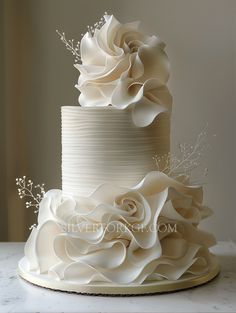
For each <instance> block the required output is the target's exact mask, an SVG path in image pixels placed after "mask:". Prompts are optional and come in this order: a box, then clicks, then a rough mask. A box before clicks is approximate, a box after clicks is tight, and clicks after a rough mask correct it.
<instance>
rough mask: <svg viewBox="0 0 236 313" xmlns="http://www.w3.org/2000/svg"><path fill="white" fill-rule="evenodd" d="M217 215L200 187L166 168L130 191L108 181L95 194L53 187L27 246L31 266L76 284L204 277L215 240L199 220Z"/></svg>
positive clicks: (42, 204)
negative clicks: (173, 175)
mask: <svg viewBox="0 0 236 313" xmlns="http://www.w3.org/2000/svg"><path fill="white" fill-rule="evenodd" d="M210 213H211V211H210V210H209V209H208V208H207V207H205V206H204V205H203V204H202V188H201V187H193V186H187V185H184V184H182V183H181V182H179V181H177V180H174V179H172V178H170V177H168V176H167V175H165V174H163V173H161V172H150V173H149V174H147V175H146V176H145V177H144V179H143V180H142V181H141V182H140V183H138V184H137V185H136V186H134V187H133V188H130V189H128V188H123V187H119V186H114V185H110V184H102V185H101V186H99V187H98V188H97V189H96V190H95V191H94V192H93V193H91V194H90V196H89V197H78V198H75V197H72V196H71V197H68V196H65V195H63V192H62V191H61V190H50V191H49V192H47V193H46V194H45V197H44V199H43V200H42V201H41V203H40V208H39V216H38V226H37V228H34V229H33V230H32V232H31V235H30V237H29V239H28V241H27V243H26V246H25V255H26V258H27V261H28V266H29V270H30V271H37V272H38V273H47V274H48V275H52V276H53V277H55V278H56V279H59V280H69V281H74V282H76V283H77V284H89V283H90V282H93V281H107V282H112V283H115V284H132V283H135V284H142V283H143V282H144V281H146V280H162V279H168V280H177V279H179V278H180V277H181V276H183V275H185V274H189V275H198V274H202V273H204V272H206V271H207V270H208V268H209V266H210V262H211V261H210V257H209V251H208V248H209V247H210V246H212V245H214V244H215V239H214V237H213V236H212V235H210V234H209V233H207V232H203V231H201V230H199V229H198V224H199V222H200V221H201V220H202V219H203V218H205V217H207V216H208V215H209V214H210Z"/></svg>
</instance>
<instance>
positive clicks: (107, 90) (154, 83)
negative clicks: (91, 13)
mask: <svg viewBox="0 0 236 313" xmlns="http://www.w3.org/2000/svg"><path fill="white" fill-rule="evenodd" d="M59 34H60V35H61V39H62V41H63V42H64V43H65V44H66V46H67V48H68V49H69V50H71V51H72V53H73V54H74V55H75V57H76V61H77V63H76V64H75V67H76V68H77V69H78V70H79V72H80V76H79V80H78V84H77V85H76V88H78V89H79V91H80V92H81V93H80V96H79V103H80V105H81V106H85V107H86V106H91V107H105V106H113V107H115V108H117V109H125V108H128V107H130V108H131V109H132V118H133V121H134V123H135V124H136V125H137V126H139V127H144V126H147V125H149V124H151V123H152V121H153V120H154V119H155V117H156V116H157V115H158V114H160V113H162V112H165V111H170V110H171V105H172V97H171V94H170V92H169V90H168V87H167V81H168V78H169V71H170V66H169V60H168V57H167V55H166V52H165V51H164V48H165V44H164V43H163V42H162V41H161V40H160V39H159V37H157V36H148V35H146V34H144V33H143V32H141V31H140V30H139V22H133V23H126V24H121V23H120V22H119V21H118V20H117V19H116V18H115V17H114V16H113V15H104V17H103V19H102V25H101V24H95V26H94V28H92V29H91V28H89V27H88V31H87V32H86V34H85V35H83V37H82V39H81V42H80V43H79V45H78V44H77V47H76V48H75V49H74V48H73V49H71V47H70V44H69V43H68V42H67V41H65V36H64V33H62V34H61V33H59ZM71 44H72V47H73V42H71ZM78 61H79V62H78Z"/></svg>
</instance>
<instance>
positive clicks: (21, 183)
mask: <svg viewBox="0 0 236 313" xmlns="http://www.w3.org/2000/svg"><path fill="white" fill-rule="evenodd" d="M16 186H17V187H18V189H17V190H18V194H19V196H20V198H21V199H23V198H25V197H27V198H31V199H32V200H30V201H26V203H25V204H26V208H29V207H34V208H35V211H34V213H38V210H39V204H40V201H41V200H42V199H43V197H44V195H45V190H44V184H41V185H39V184H38V185H35V186H34V183H33V182H32V180H31V179H28V180H27V179H26V176H23V177H22V178H16ZM34 191H35V192H36V194H34Z"/></svg>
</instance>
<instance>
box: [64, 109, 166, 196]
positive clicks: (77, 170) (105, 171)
mask: <svg viewBox="0 0 236 313" xmlns="http://www.w3.org/2000/svg"><path fill="white" fill-rule="evenodd" d="M169 127H170V125H169V115H168V114H161V115H160V116H159V117H158V118H157V119H155V121H154V122H153V123H152V124H151V125H149V126H147V127H137V126H135V125H134V123H133V122H132V117H131V112H130V110H128V109H126V110H117V109H115V108H112V107H105V108H85V107H75V106H73V107H62V189H63V191H64V192H65V193H67V194H74V195H88V194H90V193H91V192H92V191H93V190H94V189H95V188H97V186H98V185H100V184H101V183H104V182H106V183H108V182H109V183H114V184H117V185H120V186H124V187H131V186H132V185H134V184H136V183H137V182H138V181H139V180H141V179H142V178H143V177H144V176H145V175H146V173H148V172H150V171H152V170H155V169H156V165H155V162H154V160H153V156H154V155H155V154H158V155H163V154H165V153H168V152H169V141H170V128H169Z"/></svg>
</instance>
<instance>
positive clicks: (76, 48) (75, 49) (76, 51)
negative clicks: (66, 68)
mask: <svg viewBox="0 0 236 313" xmlns="http://www.w3.org/2000/svg"><path fill="white" fill-rule="evenodd" d="M56 32H57V33H58V35H59V36H60V39H61V41H62V42H63V43H64V44H65V46H66V49H67V50H69V51H70V52H71V53H72V54H73V56H74V57H75V63H77V62H80V61H81V56H80V41H77V43H76V45H75V44H74V39H68V40H67V39H66V36H65V33H64V32H60V31H59V30H56Z"/></svg>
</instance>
